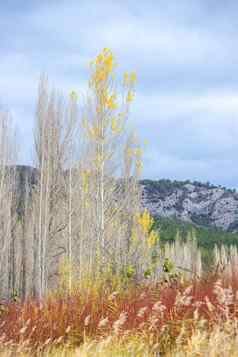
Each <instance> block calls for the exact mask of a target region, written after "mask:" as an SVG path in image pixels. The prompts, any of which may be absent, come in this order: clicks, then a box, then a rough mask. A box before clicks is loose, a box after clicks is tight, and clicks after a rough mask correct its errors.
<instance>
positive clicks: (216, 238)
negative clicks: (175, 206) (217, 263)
mask: <svg viewBox="0 0 238 357" xmlns="http://www.w3.org/2000/svg"><path fill="white" fill-rule="evenodd" d="M153 228H156V229H157V230H159V232H160V241H161V242H174V241H175V237H176V234H178V233H179V235H180V236H181V239H182V241H184V242H185V241H186V240H187V239H188V237H189V236H195V237H196V239H197V243H198V247H200V248H206V249H212V248H214V246H215V244H216V245H218V246H221V245H222V244H224V245H236V246H238V233H230V232H225V231H223V230H221V229H217V228H205V227H197V226H195V225H194V224H191V223H186V222H182V221H179V220H177V219H175V218H157V219H155V223H154V227H153Z"/></svg>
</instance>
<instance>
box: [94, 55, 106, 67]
mask: <svg viewBox="0 0 238 357" xmlns="http://www.w3.org/2000/svg"><path fill="white" fill-rule="evenodd" d="M103 59H104V56H103V55H102V54H101V53H100V54H99V55H98V56H97V58H96V61H95V63H96V65H99V64H101V63H102V61H103Z"/></svg>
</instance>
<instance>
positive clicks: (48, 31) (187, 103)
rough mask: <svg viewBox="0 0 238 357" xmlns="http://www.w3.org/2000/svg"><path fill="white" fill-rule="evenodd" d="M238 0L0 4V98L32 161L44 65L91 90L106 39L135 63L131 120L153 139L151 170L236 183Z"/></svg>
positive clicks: (60, 81) (127, 64) (148, 154)
mask: <svg viewBox="0 0 238 357" xmlns="http://www.w3.org/2000/svg"><path fill="white" fill-rule="evenodd" d="M237 13H238V2H237V1H236V0H226V1H224V0H220V1H217V0H187V1H186V0H179V1H178V0H169V1H168V0H147V1H138V0H124V1H122V0H121V1H119V0H118V1H116V0H112V1H109V0H108V1H106V0H87V1H82V0H65V1H64V0H57V1H56V0H48V1H46V0H39V1H38V0H35V1H34V0H24V1H18V0H8V1H1V4H0V31H1V40H0V56H1V62H0V63H1V65H0V84H1V85H0V103H1V105H3V106H5V107H7V108H9V109H10V111H11V113H12V115H13V118H14V120H15V122H16V123H17V126H18V129H19V131H20V135H21V136H20V137H21V140H20V142H19V145H20V146H21V148H19V149H21V152H22V160H23V161H24V162H25V163H29V160H30V157H31V145H32V139H31V137H32V127H33V117H34V110H35V109H34V108H35V102H36V94H37V84H38V80H39V76H40V73H42V72H46V73H47V74H48V76H49V79H50V83H51V84H52V86H56V87H58V88H61V89H62V90H63V91H65V92H66V93H68V92H69V91H70V90H71V89H75V90H77V91H79V92H82V91H84V89H85V86H86V82H87V79H88V75H89V72H88V63H89V61H90V60H91V59H93V58H94V57H95V56H96V55H97V54H98V52H100V51H101V49H102V48H104V47H109V48H111V49H112V51H113V52H114V54H115V56H116V58H117V61H118V63H119V64H120V67H119V69H118V70H119V71H121V72H123V71H125V70H128V71H136V72H137V74H138V85H137V96H136V100H135V102H134V104H133V109H132V111H131V116H130V120H131V122H133V125H134V127H136V128H137V130H138V132H139V135H140V137H141V139H142V140H144V139H147V140H148V142H149V143H148V145H147V148H146V149H145V153H144V174H143V176H144V177H145V178H153V179H159V178H170V179H179V180H183V179H191V180H199V181H203V182H204V181H210V182H211V183H215V184H221V185H226V186H228V187H237V188H238V155H237V154H238V47H237V38H238V21H237Z"/></svg>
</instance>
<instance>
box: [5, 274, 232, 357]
mask: <svg viewBox="0 0 238 357" xmlns="http://www.w3.org/2000/svg"><path fill="white" fill-rule="evenodd" d="M114 287H115V286H114V285H113V284H111V282H109V281H107V282H106V283H104V285H103V284H101V287H100V288H99V290H98V292H97V291H95V290H94V289H93V290H87V291H86V290H85V291H84V292H81V293H80V291H77V290H76V291H75V292H74V294H72V295H71V296H67V295H65V296H62V295H61V296H56V295H54V296H53V295H52V296H51V297H48V298H47V299H46V300H45V301H44V303H39V302H37V301H28V302H26V303H24V304H16V303H14V304H7V305H5V306H2V312H1V315H0V339H1V341H0V342H1V348H2V352H1V353H2V354H0V356H1V355H2V356H17V355H19V356H27V357H28V356H33V355H36V356H85V357H86V356H89V357H90V356H105V357H106V356H156V352H160V354H161V356H221V355H222V356H236V355H238V353H237V351H238V348H237V347H238V346H237V344H238V340H237V332H236V331H237V324H238V320H237V319H238V284H237V279H233V280H232V281H230V283H229V281H228V282H227V284H224V281H223V280H219V279H217V276H210V277H207V278H206V279H200V280H199V281H197V280H194V281H190V284H189V283H188V282H187V283H183V284H182V283H181V282H179V281H177V282H175V281H171V282H166V283H165V282H164V283H160V284H152V283H150V284H148V285H139V286H136V285H133V283H131V285H129V286H127V289H125V290H123V289H121V290H120V289H119V290H118V291H116V290H114V289H113V288H114ZM99 292H100V293H99ZM225 350H226V351H228V352H225ZM27 353H28V354H27ZM221 353H222V354H221Z"/></svg>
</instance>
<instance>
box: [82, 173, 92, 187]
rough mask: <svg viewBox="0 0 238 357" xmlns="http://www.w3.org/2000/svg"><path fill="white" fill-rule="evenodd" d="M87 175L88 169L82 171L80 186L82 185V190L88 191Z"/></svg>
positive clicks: (88, 174)
mask: <svg viewBox="0 0 238 357" xmlns="http://www.w3.org/2000/svg"><path fill="white" fill-rule="evenodd" d="M89 177H90V171H88V170H84V171H83V172H82V186H83V192H84V193H88V189H89Z"/></svg>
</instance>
